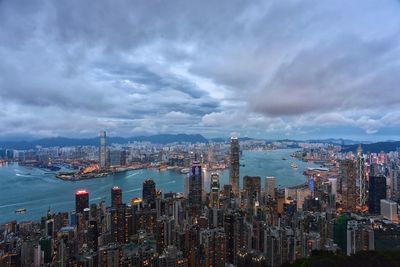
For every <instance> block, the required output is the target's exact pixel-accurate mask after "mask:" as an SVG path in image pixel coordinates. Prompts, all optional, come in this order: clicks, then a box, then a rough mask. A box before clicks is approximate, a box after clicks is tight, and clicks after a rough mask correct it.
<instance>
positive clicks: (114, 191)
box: [111, 186, 122, 207]
mask: <svg viewBox="0 0 400 267" xmlns="http://www.w3.org/2000/svg"><path fill="white" fill-rule="evenodd" d="M121 204H122V189H121V188H120V187H118V186H114V187H113V188H111V206H112V207H117V206H119V205H121Z"/></svg>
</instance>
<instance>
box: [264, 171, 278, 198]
mask: <svg viewBox="0 0 400 267" xmlns="http://www.w3.org/2000/svg"><path fill="white" fill-rule="evenodd" d="M275 187H276V179H275V177H273V176H268V177H267V178H265V196H266V197H268V196H270V197H271V198H272V199H275Z"/></svg>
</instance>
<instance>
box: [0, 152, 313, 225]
mask: <svg viewBox="0 0 400 267" xmlns="http://www.w3.org/2000/svg"><path fill="white" fill-rule="evenodd" d="M293 151H295V150H291V149H282V150H273V151H262V152H254V151H244V152H243V155H242V158H241V162H240V163H241V164H244V165H245V166H244V167H241V168H240V177H241V180H240V183H241V184H242V179H243V176H245V175H252V176H261V178H262V185H263V184H264V178H265V177H266V176H275V177H276V178H277V185H278V186H279V187H285V186H292V185H297V184H300V183H303V182H304V181H305V177H304V176H303V175H302V173H303V171H304V169H305V168H307V167H309V166H314V165H311V164H310V163H305V162H302V161H299V160H296V159H293V158H291V157H290V154H291V153H292V152H293ZM283 157H285V158H287V160H282V158H283ZM292 162H295V163H296V164H297V165H298V166H299V168H298V169H292V168H291V167H290V164H291V163H292ZM220 174H221V188H222V187H223V185H224V184H226V183H228V180H229V171H228V170H224V171H221V172H220ZM209 176H210V173H205V183H204V186H205V189H206V190H207V191H208V189H209V184H210V177H209ZM147 178H152V179H153V180H154V181H155V182H156V187H157V189H160V190H161V191H162V192H171V191H172V192H183V190H184V179H185V178H186V175H184V174H181V173H179V172H177V171H161V172H160V171H157V170H153V169H143V170H135V171H128V172H124V173H117V174H113V175H110V176H107V177H102V178H96V179H91V180H82V181H76V182H68V181H62V180H59V179H57V178H55V177H54V175H52V174H45V171H43V170H40V169H35V168H34V169H32V168H25V167H23V166H19V165H18V164H9V165H5V166H2V167H0V223H5V222H8V221H11V220H14V219H16V220H18V221H23V220H39V219H40V217H41V216H44V215H45V214H46V212H47V209H48V208H49V207H50V208H51V210H52V211H55V212H58V211H72V210H74V205H75V202H74V201H75V199H74V193H75V191H76V190H77V189H82V188H84V189H87V190H89V196H90V202H95V203H99V202H100V201H101V200H102V199H104V200H105V201H106V202H107V203H108V204H109V203H110V189H111V187H112V186H114V185H117V186H120V187H121V188H122V192H123V199H124V201H125V202H129V200H130V199H131V198H133V197H141V194H142V191H141V190H142V183H143V180H145V179H147ZM18 208H26V210H27V212H26V213H25V214H15V209H18Z"/></svg>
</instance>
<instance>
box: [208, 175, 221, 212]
mask: <svg viewBox="0 0 400 267" xmlns="http://www.w3.org/2000/svg"><path fill="white" fill-rule="evenodd" d="M210 187H211V188H210V206H211V207H216V208H218V207H219V174H218V173H212V174H211V184H210Z"/></svg>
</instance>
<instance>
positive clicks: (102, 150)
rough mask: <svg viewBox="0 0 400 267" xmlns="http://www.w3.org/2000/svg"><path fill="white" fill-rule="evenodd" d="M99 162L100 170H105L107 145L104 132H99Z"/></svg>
mask: <svg viewBox="0 0 400 267" xmlns="http://www.w3.org/2000/svg"><path fill="white" fill-rule="evenodd" d="M99 162H100V168H101V169H105V168H106V167H107V143H106V132H105V131H101V132H100V151H99Z"/></svg>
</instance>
